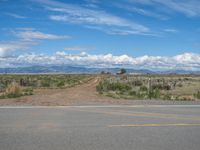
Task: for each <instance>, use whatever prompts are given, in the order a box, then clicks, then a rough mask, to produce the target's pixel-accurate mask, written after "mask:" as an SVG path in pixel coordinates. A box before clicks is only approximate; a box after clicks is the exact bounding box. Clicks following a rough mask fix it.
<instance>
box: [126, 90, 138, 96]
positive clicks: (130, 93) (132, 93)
mask: <svg viewBox="0 0 200 150" xmlns="http://www.w3.org/2000/svg"><path fill="white" fill-rule="evenodd" d="M128 94H129V95H131V96H135V95H136V94H137V92H136V91H129V93H128Z"/></svg>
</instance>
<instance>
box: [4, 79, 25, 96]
mask: <svg viewBox="0 0 200 150" xmlns="http://www.w3.org/2000/svg"><path fill="white" fill-rule="evenodd" d="M5 95H6V96H7V97H8V98H14V97H19V96H21V95H22V90H21V87H20V86H19V85H18V84H17V83H15V82H13V83H11V84H10V85H8V87H7V88H6V91H5Z"/></svg>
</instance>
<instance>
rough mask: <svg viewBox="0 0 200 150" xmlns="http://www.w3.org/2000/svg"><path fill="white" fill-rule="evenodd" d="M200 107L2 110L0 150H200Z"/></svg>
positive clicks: (8, 108) (19, 108)
mask: <svg viewBox="0 0 200 150" xmlns="http://www.w3.org/2000/svg"><path fill="white" fill-rule="evenodd" d="M199 149H200V106H193V105H191V106H189V105H184V106H177V105H174V106H164V105H163V106H129V107H127V106H96V107H94V106H88V107H87V106H83V107H0V150H199Z"/></svg>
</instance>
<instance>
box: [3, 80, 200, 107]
mask: <svg viewBox="0 0 200 150" xmlns="http://www.w3.org/2000/svg"><path fill="white" fill-rule="evenodd" d="M99 81H100V77H96V78H94V79H93V80H90V81H89V82H87V83H83V84H81V85H77V86H75V87H71V88H66V89H36V90H35V92H34V95H32V96H24V97H20V98H15V99H1V100H0V105H1V106H5V105H12V106H15V105H22V106H24V105H35V106H67V105H104V104H105V105H107V104H112V105H113V104H114V105H161V104H165V105H173V104H176V105H180V104H187V105H188V104H192V105H194V104H200V101H166V100H125V99H113V98H111V97H105V96H101V95H98V93H97V92H96V85H97V84H98V83H99Z"/></svg>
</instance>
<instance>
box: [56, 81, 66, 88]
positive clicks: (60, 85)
mask: <svg viewBox="0 0 200 150" xmlns="http://www.w3.org/2000/svg"><path fill="white" fill-rule="evenodd" d="M63 86H65V82H64V81H60V82H58V83H57V87H63Z"/></svg>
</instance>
